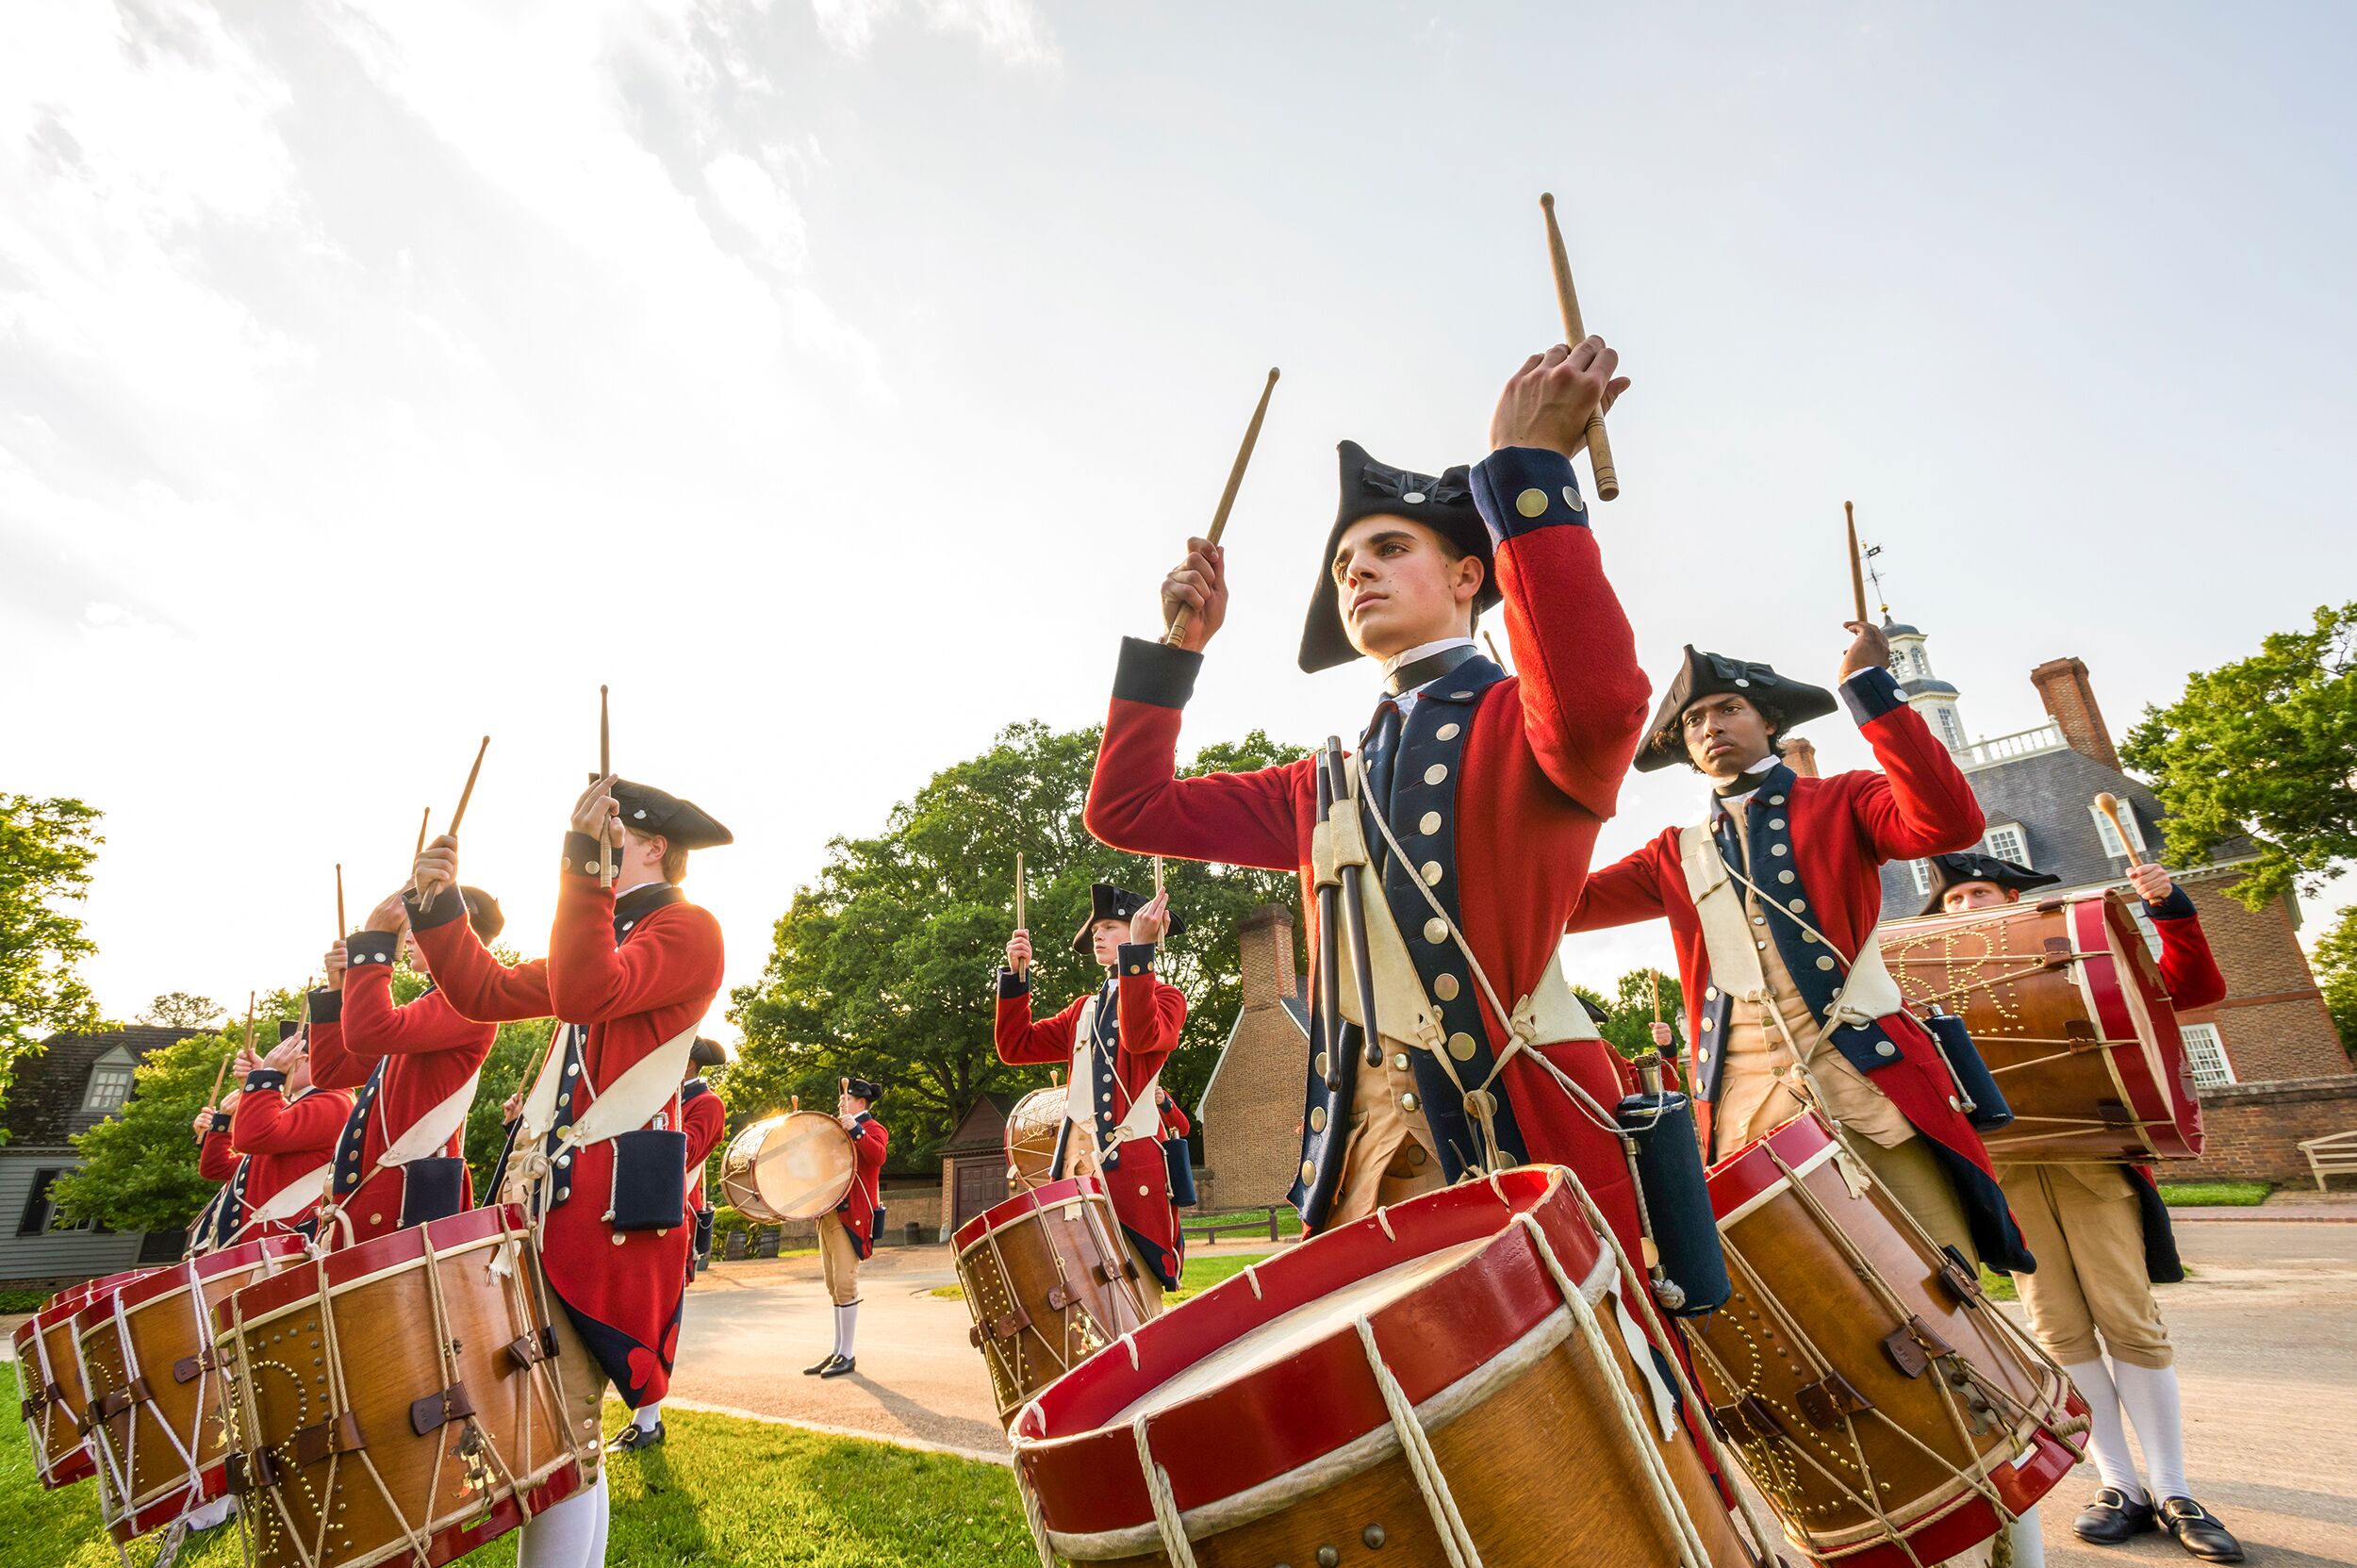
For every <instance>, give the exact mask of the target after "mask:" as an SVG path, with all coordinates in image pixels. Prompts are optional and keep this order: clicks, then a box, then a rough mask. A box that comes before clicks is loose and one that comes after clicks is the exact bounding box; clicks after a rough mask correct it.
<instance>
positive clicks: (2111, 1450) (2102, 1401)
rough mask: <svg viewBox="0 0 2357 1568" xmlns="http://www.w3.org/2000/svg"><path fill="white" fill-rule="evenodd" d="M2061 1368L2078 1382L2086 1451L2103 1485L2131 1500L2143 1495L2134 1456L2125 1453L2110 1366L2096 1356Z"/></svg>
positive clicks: (2125, 1441)
mask: <svg viewBox="0 0 2357 1568" xmlns="http://www.w3.org/2000/svg"><path fill="white" fill-rule="evenodd" d="M2063 1370H2064V1371H2065V1372H2067V1373H2069V1375H2070V1380H2071V1381H2072V1382H2074V1383H2076V1384H2078V1385H2079V1397H2080V1398H2082V1399H2085V1401H2086V1402H2087V1453H2088V1456H2089V1457H2090V1458H2092V1459H2093V1460H2094V1461H2095V1468H2096V1472H2097V1473H2098V1474H2099V1475H2101V1476H2102V1477H2103V1484H2104V1485H2105V1486H2108V1487H2110V1488H2112V1489H2113V1490H2114V1491H2116V1492H2118V1494H2120V1495H2121V1496H2123V1497H2125V1498H2127V1499H2128V1500H2129V1501H2130V1502H2132V1503H2133V1502H2136V1501H2138V1500H2139V1499H2141V1498H2142V1497H2143V1496H2144V1483H2143V1482H2142V1481H2140V1480H2138V1479H2137V1478H2136V1461H2135V1458H2134V1455H2132V1454H2130V1453H2129V1452H2128V1428H2126V1427H2125V1426H2123V1425H2122V1424H2121V1422H2120V1419H2119V1392H2118V1389H2117V1388H2116V1387H2115V1386H2114V1385H2113V1383H2112V1375H2111V1370H2110V1368H2108V1367H2106V1366H2105V1365H2104V1364H2103V1360H2102V1357H2100V1356H2099V1357H2097V1358H2096V1359H2095V1360H2094V1361H2091V1362H2079V1363H2078V1364H2077V1365H2075V1366H2066V1367H2064V1368H2063ZM2146 1452H2148V1453H2150V1452H2151V1450H2150V1449H2147V1450H2146Z"/></svg>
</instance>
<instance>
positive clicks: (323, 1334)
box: [233, 1227, 439, 1568]
mask: <svg viewBox="0 0 2357 1568" xmlns="http://www.w3.org/2000/svg"><path fill="white" fill-rule="evenodd" d="M418 1235H419V1239H420V1241H421V1242H423V1243H424V1245H425V1254H426V1260H427V1266H428V1268H429V1270H430V1269H431V1268H432V1266H433V1260H434V1245H433V1243H432V1242H431V1241H427V1240H426V1239H425V1231H424V1230H423V1228H422V1227H420V1230H419V1232H418ZM329 1256H330V1255H329V1254H328V1253H325V1252H320V1253H316V1254H314V1255H313V1258H312V1268H313V1270H314V1271H315V1274H316V1276H317V1279H318V1280H319V1304H320V1350H321V1358H322V1359H323V1360H324V1361H325V1362H326V1363H327V1366H326V1370H327V1429H328V1433H329V1439H330V1441H329V1443H328V1445H327V1478H326V1479H325V1480H324V1481H322V1482H321V1491H320V1495H321V1507H320V1523H319V1536H318V1539H317V1541H316V1542H315V1543H314V1547H313V1549H312V1550H310V1551H308V1552H305V1553H304V1562H305V1565H306V1568H316V1565H317V1564H318V1563H319V1562H320V1561H321V1560H322V1559H323V1558H324V1557H325V1556H326V1555H327V1532H328V1530H329V1529H330V1528H331V1527H333V1526H334V1523H335V1517H336V1515H335V1510H333V1509H332V1508H330V1507H328V1506H327V1503H326V1500H327V1499H328V1498H331V1497H333V1496H334V1495H335V1494H336V1472H337V1470H338V1468H339V1467H340V1466H341V1465H342V1463H343V1455H341V1454H340V1453H338V1452H337V1451H336V1444H335V1443H334V1441H333V1439H334V1433H335V1428H336V1423H338V1421H340V1420H341V1419H342V1418H343V1417H344V1416H346V1415H348V1414H349V1415H353V1416H354V1417H355V1418H356V1416H357V1413H358V1412H357V1411H355V1410H354V1406H353V1403H352V1391H351V1388H350V1386H349V1384H348V1383H347V1382H346V1380H345V1376H344V1356H343V1340H342V1336H341V1334H340V1332H339V1331H338V1329H337V1327H336V1296H335V1291H334V1289H333V1288H332V1287H331V1285H330V1284H329V1282H328V1279H327V1260H328V1257H329ZM233 1299H234V1298H233ZM359 1456H360V1466H359V1467H360V1469H361V1471H362V1472H363V1473H364V1474H365V1475H367V1477H369V1479H370V1480H371V1482H373V1483H375V1486H376V1490H377V1494H378V1495H379V1496H381V1497H382V1498H383V1499H384V1501H385V1510H386V1511H387V1513H389V1514H390V1515H391V1516H392V1521H393V1524H394V1525H395V1526H396V1527H398V1528H399V1529H400V1531H401V1534H402V1538H403V1540H404V1542H406V1543H408V1546H409V1553H410V1555H411V1556H412V1557H414V1558H416V1559H417V1560H418V1561H419V1562H420V1563H424V1562H426V1561H429V1560H431V1558H432V1552H431V1550H430V1548H431V1547H432V1545H433V1540H432V1537H431V1535H430V1534H425V1533H421V1532H420V1530H419V1529H418V1528H417V1527H414V1526H412V1525H411V1524H410V1523H409V1515H408V1513H407V1512H406V1511H405V1510H404V1509H403V1508H402V1506H401V1501H400V1499H399V1498H397V1497H395V1496H394V1495H393V1489H392V1488H391V1487H390V1486H388V1485H387V1484H386V1481H385V1477H384V1475H383V1474H382V1473H381V1472H379V1471H378V1469H377V1468H376V1460H375V1458H374V1456H372V1455H371V1454H370V1452H369V1450H368V1449H367V1447H365V1446H363V1447H362V1448H361V1449H360V1450H359ZM438 1469H439V1467H438V1466H437V1472H438ZM438 1479H439V1477H438V1474H437V1482H438ZM429 1496H430V1494H429ZM295 1545H296V1549H297V1550H298V1551H301V1550H302V1549H303V1547H302V1543H301V1542H300V1541H298V1542H296V1543H295Z"/></svg>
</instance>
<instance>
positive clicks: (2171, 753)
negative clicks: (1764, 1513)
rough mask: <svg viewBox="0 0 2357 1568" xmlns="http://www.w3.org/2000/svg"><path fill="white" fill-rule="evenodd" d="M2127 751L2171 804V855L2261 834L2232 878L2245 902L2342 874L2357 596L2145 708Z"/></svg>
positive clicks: (2353, 757)
mask: <svg viewBox="0 0 2357 1568" xmlns="http://www.w3.org/2000/svg"><path fill="white" fill-rule="evenodd" d="M2120 755H2121V757H2122V759H2123V760H2125V761H2126V763H2127V764H2128V766H2129V767H2134V768H2135V769H2137V770H2138V771H2139V772H2142V773H2145V774H2147V775H2149V776H2151V779H2152V781H2153V788H2154V790H2155V791H2156V792H2157V793H2158V794H2159V796H2160V798H2161V801H2162V802H2163V803H2164V804H2165V805H2167V807H2168V812H2169V815H2168V817H2167V821H2166V822H2165V823H2164V824H2163V827H2164V830H2165V831H2166V833H2167V840H2168V853H2169V856H2170V858H2171V859H2173V860H2175V861H2176V862H2178V863H2179V864H2181V865H2192V864H2196V863H2199V862H2201V861H2204V860H2206V859H2208V857H2209V851H2210V848H2211V846H2213V845H2215V844H2217V843H2218V842H2219V841H2220V840H2222V839H2228V838H2232V837H2233V836H2234V835H2236V834H2248V835H2249V836H2250V840H2251V842H2252V843H2254V844H2255V845H2257V846H2258V850H2259V858H2258V860H2257V861H2256V862H2255V863H2254V864H2252V865H2251V866H2250V867H2247V868H2246V869H2245V870H2244V872H2243V875H2242V877H2241V879H2240V880H2238V881H2237V882H2235V883H2233V886H2231V887H2229V888H2228V889H2227V891H2228V892H2230V893H2232V894H2233V896H2234V897H2235V898H2236V899H2237V900H2241V902H2242V903H2243V904H2244V905H2245V906H2246V907H2247V908H2250V909H2260V908H2264V907H2265V906H2266V904H2267V903H2268V902H2269V901H2270V900H2275V899H2279V898H2282V897H2283V895H2285V894H2286V893H2289V892H2292V891H2293V890H2294V889H2295V888H2296V887H2299V886H2300V885H2302V881H2303V879H2305V887H2306V890H2307V891H2310V892H2314V891H2315V890H2316V888H2317V887H2319V886H2321V885H2322V884H2323V883H2326V882H2328V881H2330V880H2331V879H2332V878H2334V877H2337V876H2339V875H2340V874H2341V872H2342V871H2343V870H2345V869H2346V868H2347V867H2345V866H2344V865H2343V864H2341V863H2342V862H2345V861H2347V860H2349V858H2350V857H2351V856H2357V602H2351V603H2348V604H2343V605H2342V606H2340V608H2338V609H2333V608H2332V607H2331V606H2329V605H2319V606H2318V607H2317V609H2316V620H2315V624H2314V625H2313V626H2312V627H2310V628H2309V629H2308V630H2307V631H2304V632H2280V633H2277V634H2275V635H2271V636H2269V637H2268V638H2267V639H2266V641H2265V642H2264V643H2263V644H2262V645H2261V647H2260V651H2259V652H2258V653H2256V654H2255V655H2253V656H2252V657H2250V658H2248V659H2242V660H2238V661H2237V662H2235V663H2233V664H2229V665H2221V666H2219V667H2218V668H2216V669H2212V670H2207V671H2203V672H2200V673H2198V674H2196V675H2195V676H2194V677H2193V678H2192V679H2191V680H2189V681H2187V682H2186V683H2185V691H2184V696H2182V697H2180V698H2179V699H2178V700H2177V701H2175V702H2173V703H2171V704H2169V705H2168V706H2167V707H2166V708H2155V707H2149V708H2147V709H2145V711H2144V719H2143V721H2142V722H2141V723H2139V724H2137V725H2136V727H2135V728H2134V730H2133V731H2131V732H2130V733H2129V735H2128V744H2127V745H2126V746H2125V747H2124V748H2122V750H2121V752H2120Z"/></svg>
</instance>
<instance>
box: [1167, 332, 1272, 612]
mask: <svg viewBox="0 0 2357 1568" xmlns="http://www.w3.org/2000/svg"><path fill="white" fill-rule="evenodd" d="M1275 390H1277V367H1276V366H1274V365H1271V366H1270V367H1269V371H1268V380H1267V381H1265V382H1263V383H1261V401H1260V402H1259V403H1257V404H1254V405H1253V408H1252V422H1251V423H1249V424H1247V425H1245V426H1244V444H1243V445H1242V446H1240V447H1238V448H1237V449H1236V462H1235V466H1234V467H1233V468H1230V469H1229V470H1228V487H1227V488H1226V489H1224V490H1222V491H1220V492H1219V507H1218V509H1217V510H1216V511H1214V512H1212V514H1211V532H1210V533H1208V534H1206V535H1204V538H1205V539H1207V540H1208V541H1210V542H1211V543H1212V544H1217V543H1219V536H1221V535H1222V534H1225V533H1226V532H1228V511H1229V509H1230V508H1232V507H1233V506H1234V505H1235V504H1236V491H1237V490H1238V489H1240V488H1241V487H1243V485H1244V469H1245V468H1246V467H1247V466H1248V465H1249V464H1250V463H1251V461H1252V448H1253V446H1254V445H1255V443H1257V442H1258V441H1259V440H1260V438H1261V420H1263V419H1265V418H1267V416H1268V398H1269V394H1270V393H1271V392H1274V391H1275ZM1186 635H1187V607H1186V606H1185V605H1184V604H1181V605H1179V606H1178V614H1176V615H1174V616H1172V617H1171V618H1170V630H1169V631H1167V632H1164V633H1163V634H1162V641H1163V642H1164V643H1165V644H1167V645H1168V646H1170V647H1172V648H1176V647H1178V644H1179V642H1180V641H1181V640H1182V639H1183V638H1184V637H1185V636H1186Z"/></svg>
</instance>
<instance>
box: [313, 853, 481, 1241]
mask: <svg viewBox="0 0 2357 1568" xmlns="http://www.w3.org/2000/svg"><path fill="white" fill-rule="evenodd" d="M458 891H459V894H460V896H461V898H463V899H464V900H465V902H466V906H467V920H468V924H470V926H472V927H473V928H474V931H475V934H476V935H477V936H479V937H480V938H482V940H484V941H486V942H489V941H492V940H494V939H495V938H496V937H497V936H498V935H499V933H500V932H501V930H502V929H503V927H504V926H505V924H506V920H505V917H504V916H502V915H501V913H500V906H499V900H496V899H494V898H492V897H491V895H489V894H488V893H486V892H485V891H483V889H481V888H479V887H462V888H460V889H459V890H458ZM404 954H405V955H406V957H407V959H408V962H409V966H410V967H412V968H414V969H416V970H418V971H419V972H420V974H424V975H427V976H428V977H429V979H430V978H431V975H432V968H431V966H429V965H428V964H427V962H426V960H425V955H424V954H423V953H422V952H420V950H419V949H418V945H417V940H416V938H415V937H414V936H413V935H412V934H411V933H410V931H409V919H408V915H407V912H406V910H405V908H404V904H403V901H402V895H401V894H399V893H394V894H391V895H389V896H387V898H386V899H385V900H384V901H383V902H381V903H379V904H378V905H377V906H376V907H375V908H374V909H372V910H371V911H369V917H368V919H367V920H366V921H365V922H364V923H363V924H362V927H361V929H360V930H359V931H358V932H356V933H354V934H353V935H352V936H350V937H348V938H347V939H345V940H344V941H341V942H338V943H337V944H336V945H335V946H334V947H332V948H330V949H327V959H326V963H327V984H326V986H325V988H323V989H321V990H318V991H314V992H312V993H311V998H310V1003H311V1073H312V1078H313V1081H315V1082H318V1083H319V1084H321V1086H322V1087H325V1088H330V1089H353V1090H356V1091H358V1092H357V1093H356V1094H355V1095H354V1097H353V1106H352V1116H351V1119H350V1120H348V1121H347V1122H346V1123H345V1124H344V1131H343V1136H342V1137H341V1138H340V1139H339V1140H338V1143H337V1146H336V1175H335V1180H334V1187H333V1190H332V1193H331V1195H330V1197H331V1202H332V1203H333V1204H334V1206H335V1208H336V1209H337V1210H338V1212H339V1213H341V1214H342V1216H343V1219H344V1221H345V1223H346V1224H348V1225H349V1226H350V1227H351V1235H350V1240H351V1243H352V1244H354V1245H356V1244H358V1243H360V1242H364V1241H367V1240H368V1239H369V1238H370V1237H371V1236H382V1235H385V1234H387V1233H388V1232H390V1231H394V1230H402V1229H404V1228H406V1227H408V1226H412V1225H423V1224H425V1223H426V1222H427V1221H429V1220H437V1219H443V1218H446V1217H448V1216H449V1215H452V1214H456V1213H464V1212H465V1211H466V1210H468V1209H470V1208H472V1207H473V1206H474V1180H473V1177H472V1176H471V1174H470V1172H469V1171H468V1169H467V1112H468V1110H469V1108H470V1107H471V1106H472V1105H473V1104H474V1092H475V1082H476V1080H477V1079H478V1078H479V1077H480V1076H481V1075H482V1072H483V1064H484V1062H485V1061H486V1059H488V1058H489V1056H490V1054H491V1045H492V1042H493V1041H495V1040H496V1039H498V1038H499V1026H498V1025H496V1024H488V1023H478V1022H476V1021H475V1020H473V1019H471V1018H466V1017H461V1016H460V1015H458V1013H457V1011H456V1010H455V1009H453V1007H452V1006H451V1005H450V1000H449V999H448V998H446V997H445V996H443V995H442V993H441V991H440V989H439V988H438V987H435V986H433V985H430V984H429V985H428V987H427V989H426V991H425V993H424V994H423V995H422V996H420V997H417V998H415V999H412V1000H409V1001H406V1002H396V1001H394V1000H393V965H394V963H395V961H396V960H397V959H400V958H401V957H403V956H404ZM320 1239H321V1242H322V1244H324V1245H325V1246H330V1247H335V1246H343V1245H346V1243H345V1238H344V1235H343V1226H341V1225H337V1224H334V1223H330V1225H329V1226H328V1233H327V1234H326V1235H324V1236H321V1238H320Z"/></svg>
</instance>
